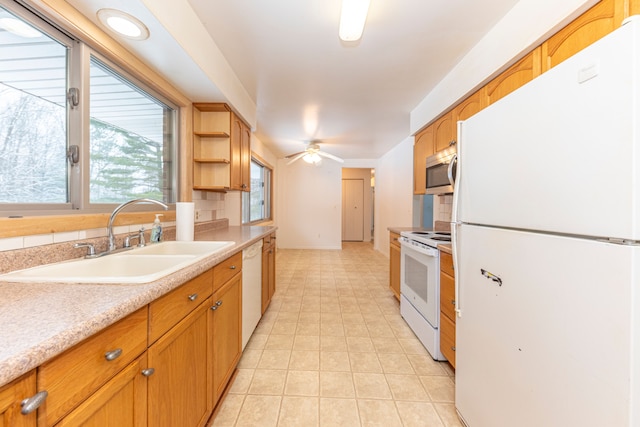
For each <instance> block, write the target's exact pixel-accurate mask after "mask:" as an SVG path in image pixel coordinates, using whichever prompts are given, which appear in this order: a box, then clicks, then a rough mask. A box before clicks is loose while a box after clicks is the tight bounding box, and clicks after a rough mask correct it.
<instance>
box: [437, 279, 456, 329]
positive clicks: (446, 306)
mask: <svg viewBox="0 0 640 427" xmlns="http://www.w3.org/2000/svg"><path fill="white" fill-rule="evenodd" d="M455 300H456V289H455V281H454V279H453V277H451V276H449V275H448V274H446V273H441V274H440V311H441V312H442V314H444V315H446V316H447V317H448V318H449V319H451V320H453V323H455V320H456V314H455V302H456V301H455Z"/></svg>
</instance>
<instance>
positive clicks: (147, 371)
mask: <svg viewBox="0 0 640 427" xmlns="http://www.w3.org/2000/svg"><path fill="white" fill-rule="evenodd" d="M155 372H156V370H155V369H154V368H147V369H143V370H142V375H144V376H145V377H150V376H151V375H153V374H154V373H155Z"/></svg>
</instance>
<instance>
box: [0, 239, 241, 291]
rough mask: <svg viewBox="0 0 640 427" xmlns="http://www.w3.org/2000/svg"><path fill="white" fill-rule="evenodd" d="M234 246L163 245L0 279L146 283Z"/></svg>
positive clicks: (183, 243)
mask: <svg viewBox="0 0 640 427" xmlns="http://www.w3.org/2000/svg"><path fill="white" fill-rule="evenodd" d="M234 243H235V242H162V243H157V244H154V245H149V246H146V247H144V248H136V249H133V250H131V251H126V252H119V253H116V254H113V255H105V256H102V257H100V258H93V259H81V260H73V261H65V262H59V263H55V264H48V265H43V266H40V267H34V268H29V269H26V270H19V271H14V272H11V273H7V274H3V275H0V280H6V281H10V282H70V283H122V284H127V283H148V282H152V281H154V280H158V279H160V278H162V277H164V276H166V275H168V274H171V273H174V272H176V271H178V270H180V269H182V268H184V267H187V266H189V265H191V264H194V263H196V262H198V261H200V260H201V259H203V258H206V257H207V256H209V255H213V254H214V253H216V252H218V251H221V250H223V249H225V248H228V247H230V246H232V245H233V244H234Z"/></svg>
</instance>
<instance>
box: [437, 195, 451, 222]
mask: <svg viewBox="0 0 640 427" xmlns="http://www.w3.org/2000/svg"><path fill="white" fill-rule="evenodd" d="M452 205H453V195H451V194H441V195H438V197H435V198H434V203H433V208H434V209H433V210H434V219H435V220H436V221H446V222H451V208H452Z"/></svg>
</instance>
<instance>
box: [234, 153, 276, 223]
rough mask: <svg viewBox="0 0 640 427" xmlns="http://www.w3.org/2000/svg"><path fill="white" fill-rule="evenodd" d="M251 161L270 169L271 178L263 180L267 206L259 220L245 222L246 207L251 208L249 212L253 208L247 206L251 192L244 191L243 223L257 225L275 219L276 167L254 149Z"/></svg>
mask: <svg viewBox="0 0 640 427" xmlns="http://www.w3.org/2000/svg"><path fill="white" fill-rule="evenodd" d="M250 162H253V163H257V164H258V165H260V166H261V167H262V168H264V169H266V170H268V171H269V178H268V180H267V181H263V184H264V185H265V191H264V194H265V197H264V205H265V207H264V216H263V218H260V219H257V220H253V221H247V222H244V218H245V213H246V212H245V209H249V212H250V209H251V208H250V205H249V206H248V207H247V206H246V199H249V200H250V197H251V196H250V194H251V192H243V197H242V207H241V211H242V212H241V216H242V225H257V224H261V223H265V222H270V221H273V200H274V199H273V173H274V168H273V166H271V165H270V164H269V163H268V162H266V161H265V160H264V159H263V158H261V157H260V156H258V155H257V154H256V153H254V152H253V151H252V152H251V159H250ZM249 169H251V168H249ZM250 179H251V178H250ZM267 184H268V187H267ZM251 188H253V183H251ZM249 218H250V213H249Z"/></svg>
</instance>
